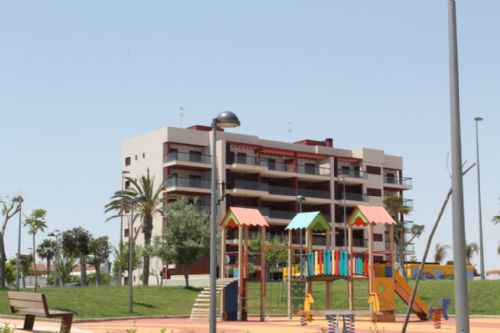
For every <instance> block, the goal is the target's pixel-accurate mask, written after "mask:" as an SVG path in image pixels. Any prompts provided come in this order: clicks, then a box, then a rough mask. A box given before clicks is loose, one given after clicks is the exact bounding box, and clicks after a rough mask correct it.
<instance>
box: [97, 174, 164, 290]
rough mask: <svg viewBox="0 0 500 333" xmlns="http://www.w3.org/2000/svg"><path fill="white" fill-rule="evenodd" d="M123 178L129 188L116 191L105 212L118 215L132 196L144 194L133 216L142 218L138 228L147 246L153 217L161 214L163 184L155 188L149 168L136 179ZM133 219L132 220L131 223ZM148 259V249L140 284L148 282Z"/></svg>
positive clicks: (126, 206) (128, 204) (131, 200)
mask: <svg viewBox="0 0 500 333" xmlns="http://www.w3.org/2000/svg"><path fill="white" fill-rule="evenodd" d="M125 180H126V181H127V182H129V183H130V185H131V186H129V188H127V189H125V190H123V191H118V192H116V193H115V194H114V195H113V197H111V201H110V202H109V203H108V204H107V205H106V206H105V212H109V211H115V212H117V214H116V215H114V216H111V217H110V218H108V220H109V219H111V218H114V217H119V216H120V215H121V213H122V208H123V209H124V210H125V211H128V210H130V209H131V207H132V203H133V201H134V198H135V197H137V196H139V195H141V196H144V200H142V201H140V202H137V203H135V205H134V217H139V218H141V219H142V225H140V226H139V228H138V230H140V229H141V228H142V232H143V233H144V247H145V248H148V247H150V246H151V238H152V234H153V217H154V216H155V215H156V214H162V210H161V209H162V206H163V201H162V199H163V198H162V192H163V191H164V190H165V185H164V184H163V183H160V185H159V186H158V187H157V188H155V181H154V177H151V176H150V175H149V169H148V170H147V173H146V176H142V177H141V178H139V180H138V181H137V180H136V179H134V178H132V177H125ZM133 222H134V221H132V223H133ZM130 236H132V237H134V238H136V237H137V234H136V235H133V233H132V230H131V231H130V232H129V237H130ZM149 259H150V256H149V254H148V251H145V252H144V261H143V272H142V284H143V285H145V286H147V285H148V284H149Z"/></svg>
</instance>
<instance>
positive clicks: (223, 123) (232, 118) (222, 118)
mask: <svg viewBox="0 0 500 333" xmlns="http://www.w3.org/2000/svg"><path fill="white" fill-rule="evenodd" d="M215 123H216V124H217V126H218V127H223V128H228V127H238V126H240V120H239V119H238V117H237V116H236V115H235V114H234V113H232V112H231V111H223V112H221V113H219V115H218V116H217V118H215Z"/></svg>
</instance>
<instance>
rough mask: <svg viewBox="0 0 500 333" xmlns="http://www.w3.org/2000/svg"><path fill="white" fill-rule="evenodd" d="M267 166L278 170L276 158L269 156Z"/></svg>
mask: <svg viewBox="0 0 500 333" xmlns="http://www.w3.org/2000/svg"><path fill="white" fill-rule="evenodd" d="M267 167H268V168H269V170H276V160H275V159H273V158H268V159H267Z"/></svg>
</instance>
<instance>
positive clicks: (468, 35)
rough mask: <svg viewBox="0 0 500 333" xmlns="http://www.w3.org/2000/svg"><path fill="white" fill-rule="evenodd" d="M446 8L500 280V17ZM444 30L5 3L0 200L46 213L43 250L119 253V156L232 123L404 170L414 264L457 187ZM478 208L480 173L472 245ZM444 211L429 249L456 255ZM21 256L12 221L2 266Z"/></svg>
mask: <svg viewBox="0 0 500 333" xmlns="http://www.w3.org/2000/svg"><path fill="white" fill-rule="evenodd" d="M457 2H458V3H457V19H458V45H459V66H460V98H461V137H462V156H463V159H464V160H467V164H470V163H473V162H474V161H475V160H476V141H475V121H474V117H476V116H481V117H483V118H484V121H483V122H481V123H480V124H479V144H480V166H481V168H480V172H481V195H482V213H483V228H484V244H485V248H484V252H485V260H486V268H487V269H493V268H500V255H498V254H497V251H496V250H497V247H498V246H499V242H500V225H498V226H495V225H493V223H492V222H491V218H492V216H494V215H496V214H499V211H500V201H499V196H500V176H499V174H498V169H499V166H500V156H499V154H498V145H499V143H500V134H499V133H500V132H499V131H498V129H497V128H498V125H500V115H499V111H500V102H499V96H500V94H499V91H500V63H499V61H498V59H500V43H499V42H498V41H500V21H499V20H498V13H499V12H500V2H499V1H498V0H475V1H464V0H459V1H457ZM447 24H448V12H447V1H446V0H418V1H416V0H414V1H405V0H403V1H402V0H379V1H372V0H358V1H353V0H349V1H340V0H336V1H335V0H330V1H320V0H309V1H305V0H302V1H299V0H273V1H268V0H266V1H264V0H248V1H243V0H226V1H194V0H193V1H185V0H183V1H181V0H178V1H105V2H103V1H71V2H70V1H44V0H37V1H22V0H0V154H1V160H0V195H2V196H10V197H12V196H15V195H17V194H20V195H22V196H23V197H24V199H25V205H24V212H25V213H26V214H29V213H30V212H31V211H32V210H33V209H35V208H44V209H46V210H47V212H48V213H47V224H48V229H47V232H46V233H48V232H50V231H53V230H55V229H58V230H67V229H71V228H73V227H76V226H83V227H85V228H86V229H88V230H90V231H91V232H92V234H93V235H94V236H95V237H98V236H103V235H107V236H109V237H110V239H111V241H112V242H113V243H114V244H115V245H116V244H117V242H118V238H119V223H118V221H110V222H105V220H106V217H107V216H106V215H105V214H104V205H105V204H106V203H107V202H108V200H109V198H110V196H111V195H112V193H113V192H114V191H115V190H117V189H119V187H120V160H119V159H120V145H121V142H122V141H123V140H124V139H126V138H129V137H132V136H137V135H141V134H143V133H145V132H148V131H152V130H155V129H158V128H160V127H163V126H174V127H187V126H190V125H193V124H202V125H208V124H210V121H211V119H212V118H214V117H215V116H216V115H217V114H218V113H219V112H220V111H223V110H231V111H233V112H234V113H236V114H237V115H238V117H239V119H240V120H241V126H240V127H238V128H235V129H230V131H233V132H236V133H244V134H254V135H258V136H259V137H261V138H265V139H271V140H279V141H298V140H301V139H305V138H310V139H318V140H320V139H324V138H327V137H331V138H333V140H334V146H335V147H339V148H349V149H352V148H357V147H369V148H376V149H381V150H384V151H385V152H386V154H391V155H400V156H403V158H404V172H405V175H406V176H408V177H412V178H413V190H411V191H408V192H405V196H406V197H407V198H411V199H413V200H414V210H413V212H412V213H411V214H410V215H409V216H408V217H407V219H409V220H413V221H415V222H416V223H419V224H424V225H425V226H426V227H427V229H426V231H427V232H426V233H425V234H424V235H423V236H422V237H421V238H420V239H419V240H418V241H417V242H416V250H417V256H418V257H419V258H421V256H422V253H423V249H424V246H425V242H426V240H427V237H428V234H429V231H430V229H431V226H432V224H433V223H434V221H435V219H436V217H437V214H438V212H439V209H440V206H441V204H442V201H443V200H444V198H445V195H446V193H447V191H448V189H449V187H450V184H451V180H450V171H449V170H450V162H449V157H448V156H449V151H450V149H451V148H450V107H449V70H448V26H447ZM180 108H183V109H184V111H183V114H182V115H181V113H180V112H179V109H180ZM477 193H478V191H477V174H476V169H474V170H472V171H471V172H470V173H469V174H468V175H467V176H465V177H464V202H465V224H466V238H467V241H475V242H479V236H478V235H479V228H478V203H477ZM450 211H451V207H448V209H447V211H446V213H445V215H444V217H443V220H442V223H441V225H440V227H439V229H438V231H437V233H436V236H435V241H434V244H435V243H436V242H439V243H441V244H447V245H452V239H451V235H452V232H451V231H452V227H451V223H452V221H451V220H452V217H451V212H450ZM45 237H46V236H45V235H43V234H40V235H38V236H37V239H39V240H42V239H43V238H45ZM30 246H31V240H30V238H29V236H28V234H27V230H26V229H23V237H22V252H25V253H26V252H27V251H28V248H29V247H30ZM16 249H17V218H16V219H14V220H13V221H11V222H10V223H9V224H8V226H7V231H6V251H7V256H8V257H13V256H14V255H15V253H16ZM430 255H431V256H432V255H433V250H431V252H430ZM451 259H452V254H451V251H449V254H448V257H447V260H451ZM473 263H474V264H478V263H479V260H478V256H476V257H475V258H474V260H473Z"/></svg>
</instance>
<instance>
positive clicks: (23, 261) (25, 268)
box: [19, 254, 33, 288]
mask: <svg viewBox="0 0 500 333" xmlns="http://www.w3.org/2000/svg"><path fill="white" fill-rule="evenodd" d="M32 265H33V255H32V254H21V255H19V270H20V273H21V275H22V277H23V288H26V276H27V275H28V274H29V273H30V268H31V266H32Z"/></svg>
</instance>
